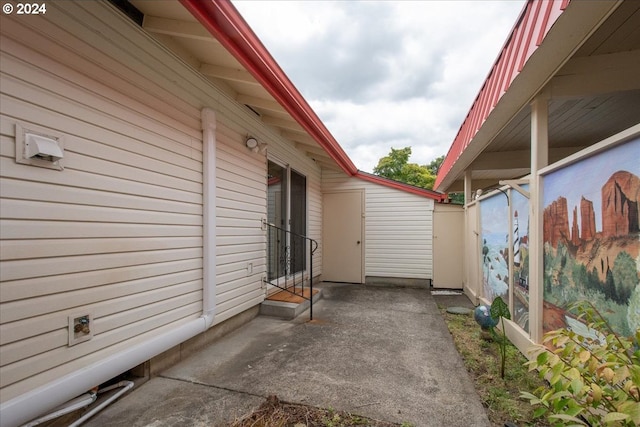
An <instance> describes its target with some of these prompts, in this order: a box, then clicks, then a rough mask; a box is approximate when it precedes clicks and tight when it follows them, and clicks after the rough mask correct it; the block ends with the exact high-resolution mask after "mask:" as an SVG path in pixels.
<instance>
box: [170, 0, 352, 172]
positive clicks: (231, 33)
mask: <svg viewBox="0 0 640 427" xmlns="http://www.w3.org/2000/svg"><path fill="white" fill-rule="evenodd" d="M180 2H181V3H182V5H183V6H184V7H185V8H186V9H187V10H188V11H189V12H190V13H191V14H192V15H193V16H194V17H195V18H196V19H197V20H198V21H200V23H201V24H202V25H203V26H204V27H205V28H206V29H207V30H208V31H209V32H210V33H211V34H212V35H213V36H214V37H215V38H216V39H217V40H218V41H219V42H220V43H221V44H222V45H223V46H224V47H225V48H226V49H227V50H228V51H229V52H231V54H232V55H233V56H234V57H235V58H236V59H237V60H238V61H239V62H240V63H241V64H242V65H243V66H244V67H245V68H246V69H247V71H249V73H251V75H252V76H253V77H254V78H255V79H256V80H258V82H260V84H261V85H262V86H263V87H264V88H265V89H266V90H267V91H268V92H269V93H270V94H271V95H272V96H273V97H274V98H275V99H276V100H277V101H278V102H279V103H280V105H282V106H283V107H284V108H285V109H286V110H287V112H289V114H291V115H292V116H293V117H294V118H295V119H296V121H297V122H298V123H299V124H300V125H301V126H302V127H303V128H304V129H305V130H306V131H307V132H308V133H309V134H310V135H311V136H312V137H313V138H314V139H315V140H316V142H318V144H320V146H321V147H322V148H323V149H324V150H325V151H326V152H327V154H329V156H330V157H331V158H332V159H333V160H334V161H335V162H336V163H337V164H338V165H339V166H340V168H341V169H342V170H343V171H344V172H345V173H347V174H349V175H351V176H353V175H355V174H356V173H357V171H358V169H357V168H356V166H355V165H354V164H353V162H352V161H351V159H350V158H349V156H347V154H346V153H345V152H344V150H343V149H342V147H341V146H340V144H338V142H337V141H336V140H335V138H334V137H333V136H332V135H331V133H330V132H329V130H328V129H327V128H326V127H325V126H324V124H323V123H322V121H321V120H320V118H318V116H317V115H316V114H315V112H314V111H313V110H312V109H311V107H310V106H309V104H307V102H306V101H305V99H304V98H303V97H302V95H301V94H300V93H299V92H298V90H297V89H296V88H295V86H294V85H293V83H291V81H290V80H289V78H288V77H287V76H286V75H285V73H284V72H283V71H282V69H281V68H280V66H279V65H278V64H277V63H276V61H275V60H274V59H273V57H272V56H271V54H269V52H268V51H267V49H266V48H265V47H264V45H263V44H262V42H260V40H259V39H258V37H257V36H256V35H255V33H254V32H253V30H251V28H250V27H249V25H248V24H247V23H246V21H245V20H244V19H243V18H242V16H241V15H240V14H239V13H238V11H237V9H236V8H235V7H234V6H233V5H232V4H231V2H230V1H229V0H180Z"/></svg>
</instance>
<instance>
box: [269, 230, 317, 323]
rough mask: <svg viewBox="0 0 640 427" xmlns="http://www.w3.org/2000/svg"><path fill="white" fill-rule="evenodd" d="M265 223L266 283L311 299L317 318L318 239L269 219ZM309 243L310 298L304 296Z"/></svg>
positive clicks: (311, 313) (311, 306)
mask: <svg viewBox="0 0 640 427" xmlns="http://www.w3.org/2000/svg"><path fill="white" fill-rule="evenodd" d="M262 223H263V226H264V227H265V230H266V231H267V276H266V283H267V284H269V285H273V286H275V287H276V288H279V289H282V290H283V291H287V292H290V293H292V294H294V295H298V296H300V297H302V298H303V299H305V300H308V301H309V318H310V320H313V254H314V253H315V251H316V250H317V249H318V242H317V241H316V240H314V239H312V238H310V237H307V236H303V235H301V234H298V233H294V232H293V231H289V230H286V229H284V228H282V227H278V226H277V225H274V224H270V223H268V222H267V221H266V220H263V222H262ZM307 243H308V245H309V246H308V248H309V298H307V297H305V296H304V271H305V269H306V263H307V262H306V261H307ZM298 276H299V279H300V282H298ZM283 281H284V283H283ZM298 287H300V293H298V292H297V288H298ZM291 289H293V291H292V290H291Z"/></svg>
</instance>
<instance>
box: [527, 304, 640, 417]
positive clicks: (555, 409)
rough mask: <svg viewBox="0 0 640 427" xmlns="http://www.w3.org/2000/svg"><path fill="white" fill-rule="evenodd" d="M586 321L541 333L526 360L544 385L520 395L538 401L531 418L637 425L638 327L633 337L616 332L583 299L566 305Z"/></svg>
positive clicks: (639, 394)
mask: <svg viewBox="0 0 640 427" xmlns="http://www.w3.org/2000/svg"><path fill="white" fill-rule="evenodd" d="M568 310H569V311H572V312H573V311H575V312H576V313H577V317H578V320H581V321H583V322H584V323H586V325H587V328H585V331H584V332H581V333H578V332H575V331H571V330H568V329H564V328H562V329H558V330H556V331H551V332H548V333H547V334H545V336H544V340H543V344H546V345H547V346H549V348H547V347H545V346H537V347H536V348H535V350H534V354H533V356H534V358H533V359H532V360H531V361H530V362H528V363H527V364H528V365H529V369H530V370H534V369H537V370H538V371H539V373H540V376H541V377H544V378H547V379H548V381H549V384H550V387H549V388H546V387H541V388H539V389H538V390H536V392H535V394H532V393H528V392H522V393H521V397H522V398H524V399H527V400H529V401H530V403H531V404H533V405H540V406H539V408H537V409H536V411H535V416H536V417H541V416H543V415H546V416H547V418H548V419H549V421H551V422H552V423H554V425H558V426H562V425H572V426H576V425H578V426H584V425H586V426H594V427H595V426H624V427H627V426H638V425H640V389H639V387H640V349H638V342H639V341H640V329H638V330H636V333H635V338H633V337H630V338H624V337H620V336H618V335H616V334H615V333H614V332H613V331H612V330H611V327H610V326H609V325H608V324H607V322H606V321H605V320H604V318H603V317H602V315H601V314H600V313H599V312H598V310H597V309H596V308H595V306H593V304H591V303H590V302H588V301H579V302H577V303H575V304H572V305H571V306H570V307H569V308H568Z"/></svg>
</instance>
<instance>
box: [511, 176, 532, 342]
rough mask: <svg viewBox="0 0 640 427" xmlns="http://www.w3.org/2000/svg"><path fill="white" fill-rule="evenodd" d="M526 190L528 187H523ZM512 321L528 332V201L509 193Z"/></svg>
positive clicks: (520, 195) (521, 196)
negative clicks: (511, 247) (511, 240)
mask: <svg viewBox="0 0 640 427" xmlns="http://www.w3.org/2000/svg"><path fill="white" fill-rule="evenodd" d="M522 188H523V189H524V190H528V189H529V186H528V185H523V186H522ZM511 212H512V213H511V223H512V229H513V236H512V239H513V280H512V281H511V289H512V290H513V321H514V322H516V323H517V324H518V326H520V327H521V328H522V329H524V330H525V331H526V332H529V199H527V198H526V197H525V196H523V195H522V194H520V193H519V192H517V191H511Z"/></svg>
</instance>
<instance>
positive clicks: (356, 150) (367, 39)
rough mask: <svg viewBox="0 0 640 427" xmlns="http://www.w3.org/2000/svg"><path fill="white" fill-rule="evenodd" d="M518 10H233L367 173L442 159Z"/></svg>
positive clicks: (516, 6) (239, 2)
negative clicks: (385, 165)
mask: <svg viewBox="0 0 640 427" xmlns="http://www.w3.org/2000/svg"><path fill="white" fill-rule="evenodd" d="M524 3H525V1H524V0H494V1H477V0H476V1H462V0H442V1H436V0H421V1H408V0H402V1H401V0H396V1H382V0H377V1H366V2H365V1H356V0H340V1H329V0H322V1H311V0H306V1H270V0H268V1H255V0H233V4H234V6H236V8H237V9H238V10H239V11H240V14H241V15H242V16H243V17H244V18H245V20H246V21H247V22H248V23H249V26H250V27H251V28H252V29H253V31H254V32H255V33H256V34H257V35H258V37H259V38H260V40H261V41H262V43H263V44H264V45H265V46H266V47H267V49H268V50H269V52H270V53H271V55H272V56H273V57H274V58H275V60H276V61H277V62H278V64H279V65H280V67H281V68H282V69H283V70H284V72H285V73H286V74H287V76H288V77H289V79H290V80H291V81H292V82H293V84H294V85H295V86H296V88H297V89H298V90H299V91H300V93H302V95H303V96H304V97H305V99H306V100H307V102H308V103H309V105H311V107H312V108H313V109H314V111H315V112H316V114H317V115H318V116H319V117H320V119H321V120H322V121H323V122H324V124H325V126H326V127H327V128H328V129H329V131H330V132H331V133H332V134H333V136H334V137H335V138H336V140H337V141H338V142H339V143H340V145H341V146H342V147H343V148H344V150H345V151H346V152H347V154H348V155H349V157H351V160H352V161H353V162H354V163H355V165H356V167H358V169H360V170H363V171H367V172H371V171H372V170H373V168H374V167H375V166H376V164H377V163H378V160H379V159H380V158H381V157H383V156H385V155H387V154H388V153H389V151H390V149H391V148H392V147H393V148H403V147H407V146H410V147H411V149H412V153H413V154H412V156H411V158H410V161H411V162H414V163H418V164H421V165H424V164H427V163H429V162H431V160H433V159H435V158H436V157H438V156H441V155H443V154H446V153H447V150H448V149H449V146H450V145H451V142H452V141H453V138H454V137H455V135H456V133H457V131H458V129H459V128H460V125H461V124H462V121H463V120H464V117H465V116H466V114H467V112H468V111H469V108H470V107H471V104H472V102H473V100H474V99H475V96H476V95H477V93H478V91H479V90H480V87H481V85H482V83H483V82H484V80H485V78H486V77H487V74H488V73H489V69H490V67H491V66H492V65H493V63H494V62H495V60H496V58H497V55H498V53H499V52H500V49H501V48H502V46H503V44H504V43H505V41H506V38H507V36H508V35H509V32H510V31H511V29H512V28H513V26H514V24H515V22H516V19H517V17H518V15H519V13H520V11H521V10H522V8H523V6H524Z"/></svg>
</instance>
